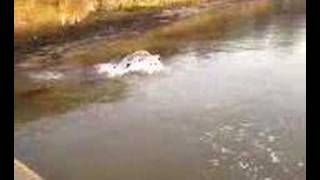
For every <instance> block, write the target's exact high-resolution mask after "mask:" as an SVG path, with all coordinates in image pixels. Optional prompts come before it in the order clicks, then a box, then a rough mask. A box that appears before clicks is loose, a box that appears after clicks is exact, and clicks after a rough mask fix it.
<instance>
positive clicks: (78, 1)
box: [14, 0, 200, 38]
mask: <svg viewBox="0 0 320 180" xmlns="http://www.w3.org/2000/svg"><path fill="white" fill-rule="evenodd" d="M199 1H200V0H15V1H14V3H15V6H14V34H15V38H22V37H24V36H27V37H29V36H32V35H37V34H38V33H43V34H45V33H54V32H55V31H59V27H62V26H66V25H73V24H76V23H79V22H80V21H82V20H83V19H85V18H86V17H87V16H89V14H90V13H92V12H94V11H96V10H98V9H99V10H104V11H122V10H125V11H135V10H139V9H146V8H161V7H169V6H177V5H190V4H194V3H197V2H199Z"/></svg>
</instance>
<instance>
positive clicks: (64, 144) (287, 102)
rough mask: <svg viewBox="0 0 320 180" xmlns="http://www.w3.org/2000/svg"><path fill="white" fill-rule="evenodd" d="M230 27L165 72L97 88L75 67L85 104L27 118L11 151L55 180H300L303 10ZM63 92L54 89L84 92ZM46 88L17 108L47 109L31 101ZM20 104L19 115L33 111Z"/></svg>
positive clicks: (190, 47) (170, 61) (193, 45)
mask: <svg viewBox="0 0 320 180" xmlns="http://www.w3.org/2000/svg"><path fill="white" fill-rule="evenodd" d="M225 31H226V32H225V34H224V38H223V39H220V40H219V41H217V40H211V39H209V38H208V40H204V39H203V37H201V39H200V40H197V39H192V40H190V41H188V42H187V43H186V42H184V46H181V48H178V50H177V51H176V52H175V53H172V54H170V56H168V57H165V59H163V61H164V62H165V63H164V64H165V66H166V70H165V71H164V72H162V73H160V74H156V75H152V76H138V75H133V76H127V77H123V78H120V79H115V80H105V79H102V80H101V79H100V80H99V78H98V79H97V77H95V78H93V79H94V82H92V81H91V79H92V77H91V76H90V72H89V73H87V74H86V72H87V71H80V72H78V71H74V73H72V74H73V75H74V76H72V74H71V75H70V76H68V77H69V79H70V80H71V81H75V80H76V79H77V77H79V76H77V74H82V73H84V74H85V76H81V77H85V78H84V79H85V80H87V81H84V82H86V83H88V82H90V83H91V85H90V86H89V85H88V84H86V83H84V84H86V85H83V86H81V88H82V89H80V90H81V92H82V94H81V93H80V95H79V94H78V95H79V96H81V95H83V96H85V97H86V98H89V99H90V100H88V101H86V100H83V102H84V103H83V105H82V106H77V107H76V108H71V109H69V110H67V111H61V113H58V114H56V113H53V114H50V113H45V115H44V116H33V115H30V117H32V118H33V119H34V120H33V121H24V123H21V124H20V125H19V127H17V128H16V131H15V155H16V156H17V157H18V158H19V159H21V160H23V161H25V162H27V164H28V165H30V166H31V167H32V168H33V169H35V170H36V171H37V172H38V173H39V174H40V175H41V176H43V177H44V178H46V179H53V180H64V179H65V180H70V179H77V180H78V179H79V180H81V179H84V180H86V179H110V180H113V179H133V180H143V179H145V180H149V179H154V180H158V179H159V180H164V179H170V180H171V179H174V180H187V179H190V180H201V179H203V180H212V179H214V180H216V179H217V180H251V179H252V180H260V179H261V180H303V179H306V144H305V143H306V139H305V137H306V136H305V135H306V80H305V77H306V74H305V73H306V46H305V42H306V34H305V33H306V24H305V15H304V13H301V12H300V11H290V9H289V10H288V9H285V11H276V12H275V13H270V14H269V15H267V16H266V17H264V18H259V19H254V18H253V19H251V21H250V22H249V23H245V24H244V25H243V26H239V27H238V28H237V29H226V30H225ZM88 79H89V80H88ZM82 80H83V79H82ZM71 81H70V82H71ZM78 81H81V80H79V79H78ZM22 82H24V81H23V80H21V83H19V85H20V86H26V84H24V83H22ZM70 82H68V83H70ZM81 82H82V81H81ZM17 83H18V82H17ZM90 83H89V84H90ZM80 84H81V83H80ZM92 84H93V85H92ZM105 86H106V87H108V88H107V90H106V91H107V93H106V94H107V95H106V94H100V91H104V90H105ZM63 87H64V89H63V90H61V89H59V88H57V89H55V90H54V92H55V94H58V93H59V92H66V91H67V92H69V94H72V92H74V93H79V92H77V91H76V90H77V88H78V87H79V86H75V87H68V88H67V90H66V89H65V87H66V86H63ZM85 87H101V88H100V89H99V88H93V89H94V90H92V89H90V88H85ZM25 88H27V87H25ZM45 91H46V89H44V90H43V89H41V90H39V91H33V92H29V94H24V96H28V97H29V96H31V97H32V99H33V100H34V99H37V98H38V99H37V100H38V101H37V100H34V101H26V102H24V103H28V102H32V103H30V104H29V105H30V107H29V108H30V109H32V108H35V109H41V107H46V108H44V109H46V110H47V109H48V108H47V107H48V106H46V105H45V104H41V103H40V104H37V103H36V102H42V101H40V99H41V98H44V99H45V98H48V97H47V96H41V94H42V93H43V94H45ZM47 91H50V92H51V91H53V90H52V89H50V88H48V89H47ZM97 91H98V92H97ZM30 93H31V94H30ZM34 94H36V95H34ZM73 95H74V94H73ZM53 97H55V96H53ZM56 97H60V96H56ZM63 97H64V98H65V99H68V98H70V96H69V95H68V96H63ZM77 97H78V96H77ZM64 98H61V99H64ZM71 99H72V100H73V99H76V98H74V97H73V96H71ZM48 100H51V101H55V100H56V99H55V98H51V99H50V98H49V99H48ZM75 101H77V102H76V103H79V102H78V99H77V100H75ZM17 102H19V103H21V102H22V101H21V100H20V99H19V100H17ZM66 102H69V101H59V103H66ZM88 102H90V103H88ZM59 103H57V104H55V105H54V106H49V107H53V108H56V107H58V105H59ZM34 104H36V105H34ZM18 105H20V107H23V108H22V110H21V109H20V111H18V112H17V114H21V113H25V115H27V114H28V112H37V111H32V110H30V111H27V110H26V109H27V108H26V106H24V105H21V104H17V106H18ZM63 107H64V106H63ZM18 108H19V106H18V107H17V109H18ZM49 111H50V110H49ZM52 111H53V110H52ZM18 117H19V116H18Z"/></svg>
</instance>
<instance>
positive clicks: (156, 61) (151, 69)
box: [95, 50, 164, 77]
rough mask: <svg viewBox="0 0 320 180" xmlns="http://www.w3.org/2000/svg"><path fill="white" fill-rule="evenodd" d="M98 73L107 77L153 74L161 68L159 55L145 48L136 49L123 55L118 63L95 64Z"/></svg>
mask: <svg viewBox="0 0 320 180" xmlns="http://www.w3.org/2000/svg"><path fill="white" fill-rule="evenodd" d="M95 68H96V70H97V73H98V74H107V75H108V77H115V76H123V75H125V74H129V73H142V74H153V73H156V72H160V71H162V70H163V68H164V67H163V64H162V63H161V61H160V56H159V55H153V54H150V53H149V52H147V51H145V50H141V51H136V52H135V53H133V54H129V55H127V56H126V57H124V58H123V59H122V60H121V61H120V63H102V64H98V65H96V66H95Z"/></svg>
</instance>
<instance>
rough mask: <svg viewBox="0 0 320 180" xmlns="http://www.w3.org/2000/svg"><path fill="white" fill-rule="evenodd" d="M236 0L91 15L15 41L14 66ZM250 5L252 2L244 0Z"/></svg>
mask: <svg viewBox="0 0 320 180" xmlns="http://www.w3.org/2000/svg"><path fill="white" fill-rule="evenodd" d="M235 1H236V0H227V1H225V0H219V1H213V2H204V3H200V5H193V6H177V7H171V8H159V9H142V10H138V11H136V12H113V13H111V14H110V13H106V12H95V13H93V14H92V16H90V17H88V21H87V22H85V21H83V22H81V23H79V24H77V25H74V26H66V27H62V28H60V29H59V31H57V32H56V33H54V34H51V33H48V34H43V35H40V36H33V37H32V38H30V37H29V38H23V39H19V38H15V40H14V63H15V64H17V63H19V62H21V61H23V59H28V56H29V55H31V56H33V55H36V56H38V55H39V56H49V57H53V58H55V57H56V56H59V55H58V54H61V53H63V52H65V51H68V49H71V48H73V47H75V46H79V45H81V44H85V43H90V42H91V41H94V40H95V39H97V38H100V39H104V40H115V39H119V38H126V37H134V36H139V35H140V34H143V33H144V32H146V31H149V30H152V29H155V28H158V27H161V26H164V25H167V24H170V23H172V22H176V21H179V20H182V19H184V18H188V17H190V16H192V15H194V14H197V13H198V12H201V11H203V10H206V9H208V8H223V7H224V6H227V5H229V4H232V3H234V2H235ZM246 1H252V0H246Z"/></svg>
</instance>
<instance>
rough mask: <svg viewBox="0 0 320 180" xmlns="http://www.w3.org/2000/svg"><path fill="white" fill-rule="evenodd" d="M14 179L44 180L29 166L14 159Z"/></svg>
mask: <svg viewBox="0 0 320 180" xmlns="http://www.w3.org/2000/svg"><path fill="white" fill-rule="evenodd" d="M14 179H15V180H44V179H43V178H42V177H41V176H39V175H38V174H37V173H36V172H34V171H33V170H31V169H30V168H29V167H28V166H27V165H25V164H24V163H22V162H21V161H19V160H17V159H16V158H14Z"/></svg>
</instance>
